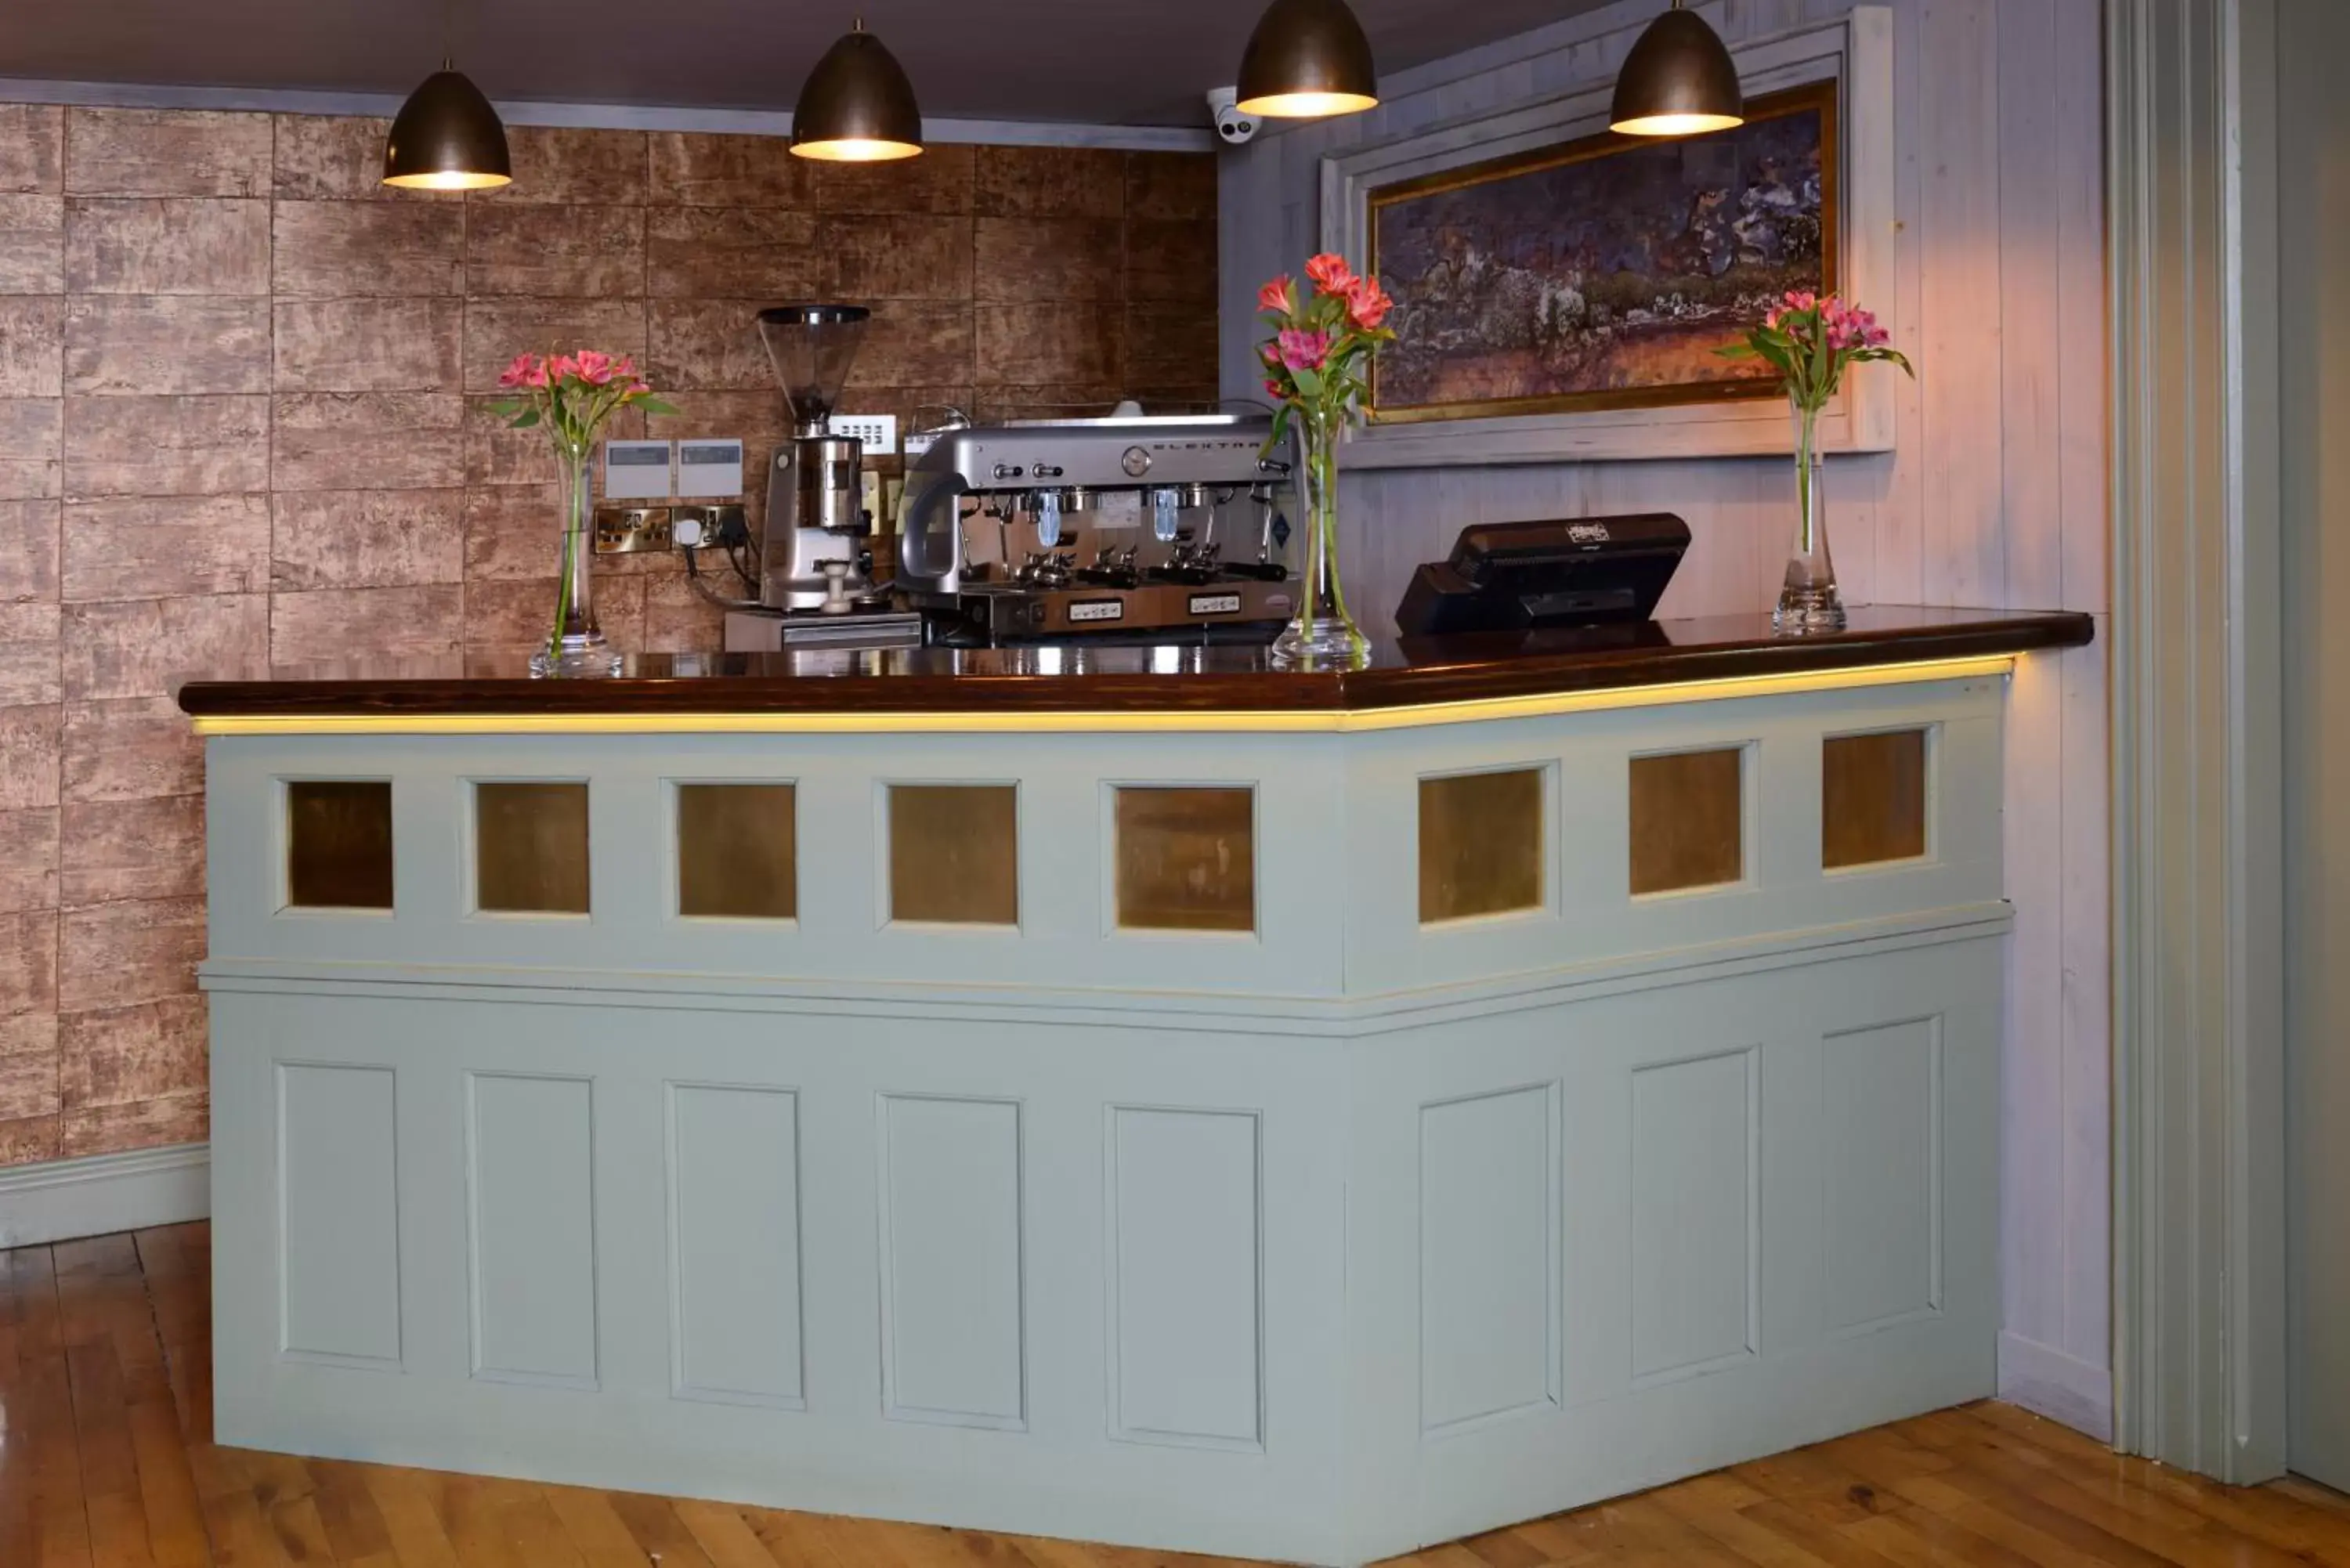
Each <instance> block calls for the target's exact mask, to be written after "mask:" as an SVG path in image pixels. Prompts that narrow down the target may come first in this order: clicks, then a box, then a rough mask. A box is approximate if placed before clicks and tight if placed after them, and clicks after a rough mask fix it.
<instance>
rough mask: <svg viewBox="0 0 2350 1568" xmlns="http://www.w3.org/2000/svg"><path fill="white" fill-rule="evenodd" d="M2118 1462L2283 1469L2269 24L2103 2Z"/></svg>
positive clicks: (2267, 2)
mask: <svg viewBox="0 0 2350 1568" xmlns="http://www.w3.org/2000/svg"><path fill="white" fill-rule="evenodd" d="M2275 82H2276V10H2275V0H2106V114H2107V141H2106V145H2107V182H2106V204H2107V220H2108V234H2109V241H2108V243H2109V246H2110V265H2111V279H2110V285H2111V296H2110V303H2109V309H2110V311H2111V315H2112V323H2113V369H2112V379H2113V410H2114V430H2113V438H2114V440H2113V451H2114V473H2113V517H2114V524H2113V528H2114V532H2113V540H2112V546H2113V561H2114V594H2115V613H2114V662H2113V672H2114V711H2113V747H2114V753H2113V763H2114V770H2113V777H2114V798H2113V877H2114V886H2113V895H2114V933H2113V934H2114V977H2113V978H2114V1002H2115V1008H2114V1041H2115V1052H2114V1057H2115V1061H2114V1066H2115V1084H2114V1129H2113V1131H2114V1139H2113V1153H2114V1184H2113V1185H2114V1229H2113V1258H2114V1272H2113V1278H2114V1373H2115V1378H2114V1382H2115V1390H2114V1393H2115V1439H2114V1440H2115V1446H2116V1448H2119V1449H2123V1450H2124V1451H2126V1452H2130V1453H2137V1454H2144V1455H2147V1456H2149V1457H2152V1458H2155V1459H2161V1460H2163V1461H2164V1462H2166V1463H2168V1464H2173V1465H2178V1466H2182V1467H2185V1468H2189V1469H2195V1470H2198V1471H2200V1472H2202V1473H2204V1474H2207V1475H2211V1476H2215V1477H2218V1478H2220V1480H2227V1481H2232V1482H2238V1483H2249V1482H2253V1481H2260V1480H2269V1479H2272V1478H2273V1477H2275V1476H2277V1475H2279V1474H2281V1473H2282V1471H2283V1469H2284V1465H2285V1458H2286V1431H2287V1408H2286V1405H2287V1398H2286V1389H2287V1385H2286V1382H2285V1370H2286V1368H2285V1303H2286V1287H2285V1270H2284V1234H2285V1207H2284V1194H2285V1188H2284V1131H2285V1127H2284V1106H2285V1100H2284V976H2283V963H2282V940H2281V938H2282V929H2283V909H2284V891H2283V858H2282V815H2283V813H2282V803H2283V792H2282V778H2283V769H2282V730H2281V713H2282V706H2281V691H2280V686H2281V682H2280V680H2279V674H2280V671H2281V670H2282V647H2281V643H2280V628H2279V624H2278V620H2279V617H2278V607H2279V596H2278V586H2279V578H2278V561H2279V555H2280V547H2281V507H2280V493H2281V485H2282V458H2281V452H2280V447H2279V443H2278V437H2277V420H2276V412H2277V408H2278V403H2279V398H2280V393H2281V389H2280V383H2279V379H2278V376H2277V373H2276V368H2277V363H2278V358H2277V343H2278V331H2279V321H2278V312H2277V306H2276V303H2275V298H2276V278H2277V260H2278V252H2277V205H2276V203H2277V196H2276V135H2277V130H2276V119H2275V109H2274V89H2275Z"/></svg>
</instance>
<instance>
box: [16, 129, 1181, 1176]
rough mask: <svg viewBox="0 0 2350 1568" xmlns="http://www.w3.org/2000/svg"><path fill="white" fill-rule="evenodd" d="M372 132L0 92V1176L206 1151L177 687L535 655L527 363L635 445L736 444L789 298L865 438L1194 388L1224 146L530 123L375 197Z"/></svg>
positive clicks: (635, 594)
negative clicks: (514, 653)
mask: <svg viewBox="0 0 2350 1568" xmlns="http://www.w3.org/2000/svg"><path fill="white" fill-rule="evenodd" d="M385 129H386V127H385V125H384V123H383V122H382V121H380V120H369V119H323V118H313V117H307V116H274V117H273V116H269V115H262V114H240V113H209V112H197V111H192V110H145V109H57V108H54V107H47V106H39V105H14V104H0V1165H8V1164H16V1163H22V1162H25V1161H30V1160H44V1159H52V1158H60V1157H68V1156H77V1155H86V1154H98V1153H106V1152H112V1151H118V1150H123V1149H130V1148H139V1147H149V1146H151V1145H156V1144H164V1143H174V1142H181V1141H185V1140H188V1139H192V1138H199V1137H203V1134H204V1127H205V1099H204V1014H203V1001H202V999H201V998H200V997H199V996H198V995H197V994H196V992H195V989H194V980H193V975H194V967H195V964H196V961H197V960H198V958H199V957H200V956H201V955H202V952H203V853H204V850H203V810H202V805H201V792H202V790H203V758H202V753H201V752H200V750H199V749H198V747H197V745H196V744H195V742H193V741H192V739H191V738H190V736H189V734H188V731H187V725H186V722H185V721H184V719H182V716H181V715H180V714H179V712H178V711H177V710H176V708H174V707H173V705H172V701H171V693H172V691H173V690H174V689H175V688H176V686H177V685H178V683H179V682H180V681H182V680H186V679H188V678H190V677H192V676H197V675H203V676H213V677H229V676H238V675H252V674H255V673H258V672H260V671H262V670H264V669H265V667H266V666H267V665H268V664H269V663H270V662H271V661H272V660H276V661H281V662H284V661H299V660H303V659H313V658H320V657H326V656H329V655H335V654H340V653H345V652H348V651H350V650H352V649H366V650H369V651H377V652H411V651H412V652H421V653H447V652H451V651H453V650H456V649H471V650H490V649H499V650H513V649H522V648H525V647H527V646H529V645H530V644H532V643H533V642H535V641H536V639H537V638H538V636H539V635H540V633H541V630H542V626H543V620H544V617H545V616H546V610H547V606H548V604H549V602H550V600H551V598H552V595H553V563H554V559H555V547H556V546H555V528H554V510H553V501H554V497H553V490H552V481H553V478H554V473H553V469H552V466H551V464H550V463H549V462H548V459H547V457H546V452H545V451H544V450H543V447H542V444H541V441H540V440H539V438H538V437H537V436H536V434H535V433H532V432H520V433H517V432H514V431H507V430H505V429H504V428H503V427H502V425H501V422H500V421H499V420H498V419H497V417H496V415H495V414H494V411H493V410H492V409H491V408H490V406H489V405H490V404H491V402H492V401H493V400H494V390H495V384H496V379H497V374H498V371H499V369H501V368H502V367H503V366H504V363H505V361H506V360H507V359H508V358H510V357H511V356H512V355H514V354H515V352H516V351H518V350H520V349H523V348H537V349H546V348H573V347H579V346H583V345H585V346H592V347H598V348H608V349H626V350H629V351H631V352H634V353H636V354H637V355H639V358H641V359H642V361H643V362H644V363H645V364H646V365H647V366H648V367H649V369H650V371H651V373H652V374H653V376H654V377H655V378H656V379H657V380H658V382H659V384H660V387H661V388H662V389H663V391H664V392H665V393H666V394H667V396H668V397H669V399H670V400H671V401H672V402H674V403H675V404H676V405H677V407H678V410H679V411H678V412H677V413H676V414H674V415H669V416H663V417H658V418H655V419H652V420H650V421H638V424H639V425H644V424H650V431H644V432H643V433H650V434H653V435H657V436H664V437H678V436H691V435H739V436H742V437H743V439H744V440H745V441H748V442H749V443H750V446H751V450H752V451H753V452H754V453H760V452H766V451H769V450H771V449H772V448H773V446H774V444H775V441H778V440H779V439H781V437H782V436H783V435H784V434H785V419H784V414H783V410H782V407H781V402H780V400H779V399H778V398H777V396H776V394H775V382H774V379H773V376H772V375H771V373H770V372H769V370H768V368H767V364H766V360H765V357H764V354H762V353H761V351H760V348H759V345H758V340H757V335H756V332H755V331H754V328H753V327H752V324H751V313H752V311H753V310H754V309H755V308H756V307H757V306H761V305H765V304H773V303H776V302H779V301H782V300H787V299H795V298H808V297H815V296H836V297H843V298H850V299H860V300H866V301H869V302H870V303H872V304H873V306H875V311H876V316H875V320H874V324H873V327H872V330H871V333H870V335H869V337H868V342H867V345H866V348H865V351H864V353H863V355H862V357H861V358H860V360H859V364H858V371H857V374H856V375H855V377H854V378H853V379H852V382H851V385H850V387H849V389H848V393H847V397H846V398H845V399H844V404H845V406H846V407H847V409H848V410H851V411H856V412H892V413H896V414H898V415H899V417H900V418H901V419H902V418H904V417H906V416H908V415H910V414H911V413H912V411H913V410H915V409H916V408H917V407H920V406H921V405H924V404H937V403H955V404H960V405H962V406H963V407H966V408H969V409H972V410H973V411H974V412H977V413H979V414H980V415H982V416H983V417H986V416H989V415H995V416H1003V415H1010V414H1016V413H1022V412H1032V411H1038V410H1048V409H1053V408H1056V407H1060V406H1063V405H1082V404H1097V403H1101V402H1105V401H1107V400H1109V399H1111V398H1114V397H1117V396H1119V395H1121V394H1124V393H1128V392H1132V393H1136V394H1139V395H1142V396H1145V397H1153V396H1156V397H1161V398H1184V399H1191V398H1205V397H1211V396H1213V395H1214V391H1215V380H1216V375H1215V336H1216V334H1215V314H1214V312H1215V306H1214V301H1215V287H1216V279H1215V265H1216V262H1215V258H1216V235H1215V212H1216V188H1215V162H1214V159H1213V157H1212V156H1211V155H1207V154H1198V155H1191V154H1161V153H1149V154H1145V153H1121V152H1110V151H1075V150H1060V149H1042V148H995V147H985V148H972V147H939V148H934V149H933V150H932V151H931V152H930V153H928V154H927V155H925V156H924V157H921V158H920V159H916V160H914V161H911V162H910V163H908V164H902V165H894V166H887V167H881V168H858V167H854V166H847V165H813V164H809V163H806V162H805V161H800V160H797V159H794V158H792V157H790V156H789V155H788V154H787V153H786V152H785V150H784V145H783V143H782V142H780V141H778V140H773V139H767V138H757V137H732V136H696V135H678V134H668V133H652V134H648V133H643V132H620V131H600V130H547V129H517V130H515V131H514V133H513V137H512V140H513V148H514V159H515V177H516V179H515V185H514V186H512V187H511V188H510V189H508V190H505V191H502V192H494V193H492V194H489V195H486V196H473V197H460V196H443V195H430V194H419V193H411V192H400V193H392V192H386V191H384V190H383V189H382V188H381V187H380V185H378V184H377V183H376V172H377V170H378V168H379V167H380V162H379V161H380V158H381V157H382V147H383V135H384V130H385ZM622 433H630V434H633V433H639V431H637V430H633V429H632V430H629V431H623V432H622ZM762 466H764V465H762ZM757 499H758V497H756V496H755V495H754V501H756V500H757ZM599 587H600V592H599V596H598V604H599V607H600V608H601V611H602V615H603V620H604V625H605V628H606V629H607V631H608V632H609V633H610V634H611V635H612V636H613V637H614V639H616V640H617V641H619V644H620V645H621V646H622V647H624V648H643V649H694V648H706V647H711V646H713V645H714V643H715V641H716V639H717V635H718V628H717V624H716V616H715V613H714V612H713V611H712V609H711V607H709V606H708V605H707V604H705V603H704V602H703V601H702V600H701V599H700V598H699V597H695V595H694V594H693V593H692V592H691V589H690V588H689V587H688V586H687V584H686V583H685V581H684V579H683V577H682V576H681V575H680V573H679V571H678V566H677V563H676V562H675V561H673V560H671V559H669V558H666V557H658V556H629V557H626V558H624V559H622V560H619V561H617V562H611V563H608V564H607V566H606V569H605V571H604V573H603V575H602V576H601V578H600V579H599Z"/></svg>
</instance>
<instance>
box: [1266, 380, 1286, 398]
mask: <svg viewBox="0 0 2350 1568" xmlns="http://www.w3.org/2000/svg"><path fill="white" fill-rule="evenodd" d="M1264 389H1265V390H1266V391H1267V392H1269V393H1271V394H1272V395H1273V396H1274V397H1276V398H1285V397H1287V396H1289V394H1288V393H1287V392H1285V391H1284V390H1282V388H1281V383H1280V382H1278V381H1267V382H1266V383H1265V384H1264Z"/></svg>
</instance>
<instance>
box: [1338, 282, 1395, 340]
mask: <svg viewBox="0 0 2350 1568" xmlns="http://www.w3.org/2000/svg"><path fill="white" fill-rule="evenodd" d="M1393 308H1395V300H1394V298H1393V297H1392V296H1389V295H1388V293H1387V291H1386V290H1384V289H1382V288H1380V287H1379V282H1378V279H1377V278H1374V277H1358V278H1357V279H1356V280H1355V281H1354V282H1353V283H1351V284H1348V285H1347V317H1349V318H1350V319H1351V320H1353V322H1354V324H1355V325H1356V326H1357V327H1361V328H1362V329H1363V330H1364V331H1366V332H1369V331H1371V330H1373V329H1375V328H1376V327H1378V324H1379V323H1380V322H1382V321H1385V320H1386V319H1387V318H1388V311H1390V310H1392V309H1393Z"/></svg>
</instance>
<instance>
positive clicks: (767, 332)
mask: <svg viewBox="0 0 2350 1568" xmlns="http://www.w3.org/2000/svg"><path fill="white" fill-rule="evenodd" d="M872 315H873V313H872V312H871V311H870V310H868V309H867V308H866V307H865V306H861V305H778V306H771V307H770V308H768V309H765V310H762V311H761V312H759V337H760V340H761V341H762V342H764V343H765V344H766V346H767V358H769V359H770V360H772V361H774V363H775V379H777V380H778V381H780V382H782V383H783V389H784V403H785V408H786V410H788V411H789V413H790V415H791V419H792V429H793V435H792V439H791V440H790V441H785V443H784V444H783V446H782V447H781V448H779V449H778V450H777V451H776V452H775V468H774V470H773V471H772V472H770V473H769V474H768V475H767V519H766V528H765V532H764V535H762V543H761V545H760V549H759V559H760V566H759V602H760V603H761V604H763V605H764V606H765V607H767V608H769V609H778V610H823V609H827V608H830V609H831V610H832V611H833V612H834V613H836V614H839V613H845V612H846V610H847V607H848V606H849V604H851V603H853V602H854V601H855V600H856V599H857V598H858V597H859V596H861V595H864V594H866V593H868V591H869V590H870V589H871V588H872V586H873V584H872V580H871V574H870V573H869V572H868V570H867V567H866V562H867V560H868V549H869V545H870V541H871V539H872V536H873V519H872V518H871V517H870V516H868V514H866V511H865V501H864V481H863V478H862V475H863V472H864V457H865V450H864V443H862V442H861V441H858V439H857V438H856V437H855V436H840V435H835V434H833V433H832V425H831V421H832V410H833V404H834V403H835V401H836V400H838V398H839V396H840V389H841V386H842V384H843V383H844V382H846V381H847V379H848V369H849V367H850V366H851V365H853V364H855V363H856V362H857V349H858V345H859V344H860V343H861V342H862V341H863V340H864V337H865V325H866V323H867V322H868V320H870V319H871V318H872Z"/></svg>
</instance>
